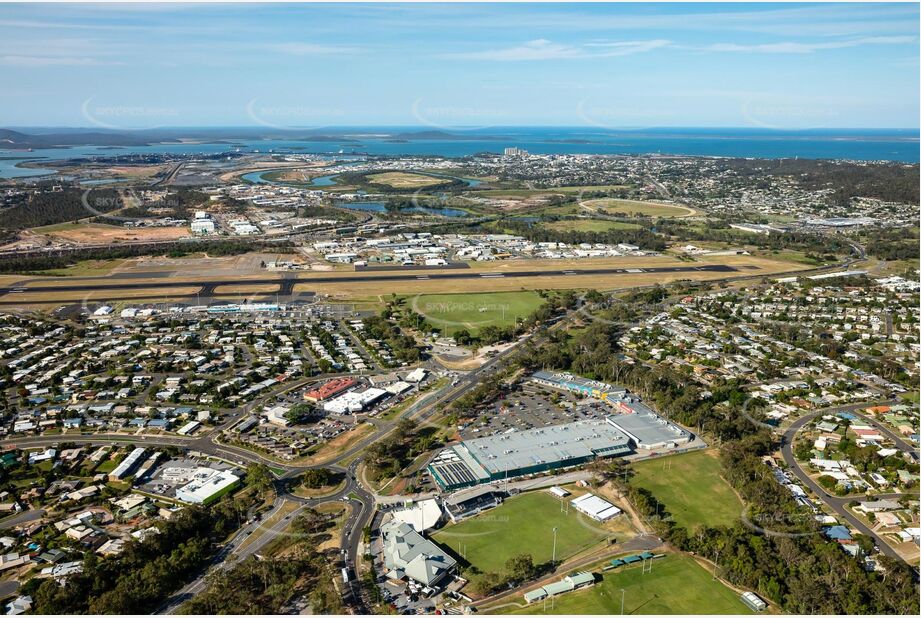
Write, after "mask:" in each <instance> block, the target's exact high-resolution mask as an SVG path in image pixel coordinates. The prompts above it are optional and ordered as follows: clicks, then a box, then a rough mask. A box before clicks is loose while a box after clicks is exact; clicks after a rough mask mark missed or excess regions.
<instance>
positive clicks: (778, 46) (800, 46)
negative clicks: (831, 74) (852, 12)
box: [697, 36, 916, 54]
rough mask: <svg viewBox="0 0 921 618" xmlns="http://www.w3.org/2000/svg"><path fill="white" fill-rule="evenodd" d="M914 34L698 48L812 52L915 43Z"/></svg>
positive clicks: (770, 52) (754, 51)
mask: <svg viewBox="0 0 921 618" xmlns="http://www.w3.org/2000/svg"><path fill="white" fill-rule="evenodd" d="M915 40H916V39H915V37H913V36H876V37H863V38H859V39H849V40H844V41H810V42H797V41H783V42H780V43H760V44H755V45H746V44H738V43H714V44H712V45H705V46H703V47H699V48H697V49H698V50H699V51H705V52H729V53H731V52H740V53H760V54H811V53H813V52H816V51H822V50H826V49H843V48H847V47H859V46H861V45H898V44H902V43H914V42H915Z"/></svg>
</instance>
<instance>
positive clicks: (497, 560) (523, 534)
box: [433, 492, 608, 573]
mask: <svg viewBox="0 0 921 618" xmlns="http://www.w3.org/2000/svg"><path fill="white" fill-rule="evenodd" d="M554 527H555V528H557V536H556V558H557V560H562V559H565V558H567V557H568V556H572V555H573V554H575V553H578V552H580V551H582V550H583V549H586V548H588V547H591V546H592V545H595V544H596V543H598V542H600V541H602V540H604V539H605V538H606V537H607V536H608V532H607V531H606V530H604V529H603V528H601V527H600V526H599V525H598V524H597V523H596V522H594V521H592V520H591V519H589V518H588V517H586V516H584V515H582V514H581V513H579V512H578V511H576V510H575V509H574V508H570V509H569V513H568V514H566V513H562V512H560V501H559V500H557V499H556V498H554V497H553V496H551V495H550V494H548V493H544V492H535V493H526V494H522V495H520V496H517V497H514V498H511V499H510V500H508V501H507V502H505V504H503V505H502V506H500V507H497V508H494V509H492V510H489V511H486V512H485V513H482V514H481V515H479V516H477V517H473V518H471V519H466V520H463V521H461V522H460V523H457V524H452V525H448V526H446V527H445V528H443V529H441V530H440V531H438V532H436V533H435V534H434V537H433V538H434V540H435V542H437V543H440V544H441V545H445V546H447V547H450V548H451V550H452V551H453V552H454V553H455V554H456V555H458V556H464V555H466V560H467V561H468V562H469V563H470V564H472V565H473V566H475V567H477V568H478V569H480V571H482V572H484V573H501V572H503V571H504V570H505V562H506V560H508V559H509V558H511V557H513V556H517V555H519V554H531V557H532V558H533V559H534V563H535V564H543V563H546V562H549V561H550V560H551V558H552V552H553V528H554Z"/></svg>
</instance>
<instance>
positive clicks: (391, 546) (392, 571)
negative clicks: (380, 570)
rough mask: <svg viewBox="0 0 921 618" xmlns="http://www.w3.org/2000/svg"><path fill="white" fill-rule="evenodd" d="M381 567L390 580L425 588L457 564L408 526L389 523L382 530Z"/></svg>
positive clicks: (395, 521) (401, 523) (398, 522)
mask: <svg viewBox="0 0 921 618" xmlns="http://www.w3.org/2000/svg"><path fill="white" fill-rule="evenodd" d="M380 530H381V538H382V540H383V545H384V551H383V559H384V567H386V569H387V577H389V578H391V579H398V580H399V579H405V578H409V579H412V580H413V581H416V582H418V583H420V584H423V585H425V586H434V585H436V584H438V582H440V581H441V580H442V579H443V578H444V577H445V576H446V575H448V574H449V573H451V572H452V571H453V570H454V569H455V568H456V567H457V561H456V560H455V559H454V558H452V557H451V556H449V555H448V554H447V553H445V552H444V550H442V549H441V548H440V547H439V546H438V545H436V544H435V543H433V542H432V541H430V540H428V539H426V538H425V537H424V536H422V535H421V534H419V533H418V532H416V531H415V530H414V529H413V527H412V526H410V525H409V524H406V523H403V522H400V521H397V520H392V521H389V522H387V523H385V524H383V525H382V526H381V529H380Z"/></svg>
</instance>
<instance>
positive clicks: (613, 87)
mask: <svg viewBox="0 0 921 618" xmlns="http://www.w3.org/2000/svg"><path fill="white" fill-rule="evenodd" d="M918 24H919V14H918V5H917V4H915V3H902V4H900V3H892V4H875V3H873V4H870V3H867V4H731V3H712V4H684V3H674V4H619V5H600V4H579V5H572V4H569V5H565V4H528V5H524V4H504V5H495V4H493V5H486V4H440V5H439V4H313V5H291V4H276V5H244V4H231V5H226V4H225V5H220V6H216V5H182V4H178V5H177V4H169V5H111V4H108V5H100V4H95V5H90V4H86V5H80V4H66V5H62V4H55V5H34V4H33V5H23V4H0V84H2V87H0V126H88V127H97V128H98V127H109V128H118V129H133V128H150V127H157V126H243V125H255V126H260V125H264V126H268V127H295V126H304V127H323V126H344V125H358V126H360V125H365V126H368V125H404V126H405V125H421V126H430V127H435V128H446V129H451V128H457V127H461V126H464V127H467V126H474V127H478V126H479V127H486V126H495V125H507V126H510V125H557V126H580V125H585V126H592V125H594V126H600V127H609V128H623V127H653V126H655V127H661V126H666V127H667V126H675V127H700V126H709V127H727V126H728V127H753V128H757V127H764V128H781V129H803V128H832V127H835V128H838V127H881V128H882V127H887V128H888V127H917V126H918V115H919V95H918V92H919V57H918V55H919V52H918V50H919V40H918V39H919V26H918Z"/></svg>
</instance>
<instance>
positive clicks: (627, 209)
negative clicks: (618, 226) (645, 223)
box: [582, 197, 695, 217]
mask: <svg viewBox="0 0 921 618" xmlns="http://www.w3.org/2000/svg"><path fill="white" fill-rule="evenodd" d="M582 206H583V207H585V208H588V209H589V210H595V209H599V208H600V209H603V210H607V211H608V212H620V213H624V214H626V215H629V216H633V217H689V216H691V215H693V214H695V212H694V209H692V208H688V207H687V206H678V205H677V204H661V203H658V202H638V201H636V200H619V199H615V198H610V197H603V198H600V199H596V200H587V201H585V202H582Z"/></svg>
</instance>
